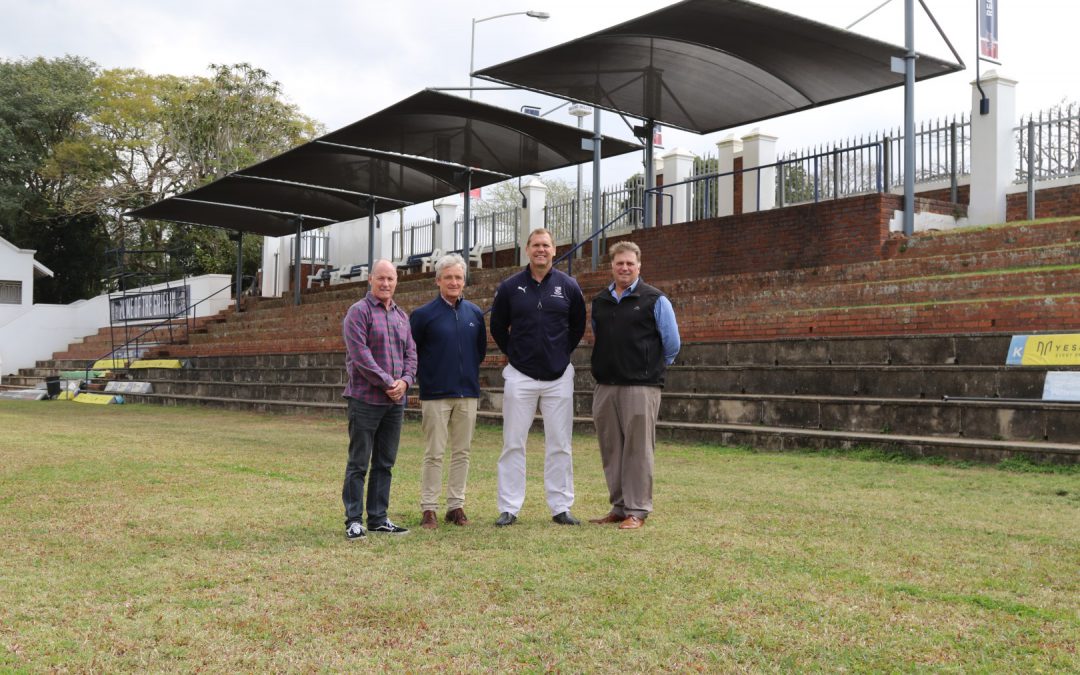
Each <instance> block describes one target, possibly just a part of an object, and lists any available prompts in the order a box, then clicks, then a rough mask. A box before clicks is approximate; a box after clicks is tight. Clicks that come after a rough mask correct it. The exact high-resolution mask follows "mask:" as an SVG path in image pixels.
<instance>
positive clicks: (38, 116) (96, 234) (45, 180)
mask: <svg viewBox="0 0 1080 675" xmlns="http://www.w3.org/2000/svg"><path fill="white" fill-rule="evenodd" d="M321 132H322V127H321V125H319V124H318V123H317V122H315V121H314V120H312V119H310V118H308V117H306V116H304V115H303V114H301V113H300V112H299V110H298V109H297V108H296V106H294V105H292V104H290V103H288V102H286V101H285V100H284V97H283V95H282V92H281V87H280V85H279V84H278V83H277V82H275V81H273V80H271V79H270V77H269V74H268V73H267V72H266V71H264V70H261V69H258V68H254V67H252V66H251V65H249V64H243V63H242V64H237V65H213V66H211V76H210V77H186V78H181V77H175V76H170V75H163V76H154V75H148V74H146V73H144V72H142V71H139V70H135V69H115V70H107V71H104V72H99V71H98V68H97V66H96V65H95V64H93V63H92V62H90V61H88V60H86V59H82V58H79V57H71V56H68V57H64V58H60V59H53V60H46V59H42V58H38V59H32V60H22V61H0V157H2V158H3V161H2V162H0V235H2V236H4V237H5V238H7V239H9V240H10V241H12V242H13V243H14V244H16V245H18V246H20V247H24V248H34V249H36V250H37V251H38V259H39V260H41V262H42V263H44V264H45V265H47V266H48V267H50V268H52V269H53V270H54V271H56V272H57V273H58V275H60V278H59V279H57V280H56V282H55V283H50V282H46V283H43V284H40V285H36V288H38V289H39V292H38V293H37V296H38V298H37V299H38V300H39V301H50V302H59V301H65V300H64V298H67V297H68V296H69V295H71V294H74V297H88V296H90V295H93V294H95V293H97V292H98V290H99V286H100V283H99V282H100V278H101V276H102V270H103V269H104V267H105V265H104V263H103V260H101V259H99V258H98V257H97V256H100V255H101V254H102V252H103V251H104V249H106V248H108V246H110V245H111V246H113V247H121V246H122V247H124V248H125V249H128V250H131V249H140V250H147V249H153V250H165V249H173V250H174V252H173V253H172V254H164V253H162V254H159V255H154V256H142V257H128V259H127V261H126V264H127V265H128V270H129V271H135V272H141V273H143V274H144V275H146V276H145V277H144V278H151V277H153V276H154V275H158V276H160V275H161V274H164V273H166V271H168V272H170V273H173V274H175V273H176V272H177V270H178V266H179V265H186V271H187V272H189V273H193V274H198V273H206V272H222V273H232V272H233V271H234V270H235V266H236V246H235V245H234V244H233V243H232V242H230V241H229V240H228V233H227V232H226V231H224V230H221V229H216V228H204V227H193V226H186V225H175V224H172V223H163V222H153V221H125V219H123V218H121V214H122V213H124V212H125V211H128V210H131V209H134V208H138V207H140V206H144V205H147V204H150V203H152V202H154V201H157V200H159V199H162V198H164V197H167V196H170V195H173V194H177V193H179V192H183V191H185V190H189V189H192V188H195V187H198V186H200V185H203V184H205V183H208V182H210V181H212V180H214V179H216V178H219V177H221V176H224V175H225V174H227V173H228V172H230V171H234V170H236V169H239V168H241V167H243V166H247V165H249V164H253V163H255V162H258V161H260V160H263V159H267V158H269V157H271V156H273V155H276V154H278V153H280V152H283V151H285V150H287V149H289V148H291V147H293V146H295V145H298V144H299V143H302V142H304V141H305V140H308V139H310V138H313V137H314V136H316V135H318V134H319V133H321ZM53 230H63V231H53ZM78 241H83V242H84V243H85V244H86V246H84V247H83V249H81V250H80V249H79V247H78V246H75V245H73V244H75V243H76V242H78ZM106 242H108V243H106ZM69 244H71V245H69ZM259 246H260V240H259V238H257V237H246V238H245V256H244V257H245V272H246V273H249V274H254V271H255V269H256V268H257V267H258V263H259V260H258V258H259ZM84 262H86V263H87V264H85V265H84V264H83V263H84ZM178 264H179V265H178ZM80 275H81V276H80ZM76 277H78V278H76Z"/></svg>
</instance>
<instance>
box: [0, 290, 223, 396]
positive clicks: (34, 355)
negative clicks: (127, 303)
mask: <svg viewBox="0 0 1080 675" xmlns="http://www.w3.org/2000/svg"><path fill="white" fill-rule="evenodd" d="M187 283H188V285H190V286H191V301H192V302H193V303H194V302H198V301H199V300H203V299H204V298H208V299H206V300H205V301H204V302H203V303H202V304H200V305H199V306H198V307H196V308H195V309H194V310H193V311H192V315H193V316H199V317H205V316H210V315H212V314H217V313H218V312H220V311H221V310H222V309H226V308H228V307H229V306H230V305H231V304H232V277H230V276H229V275H227V274H206V275H203V276H201V277H192V278H191V279H188V280H187ZM178 285H179V284H178V282H175V281H174V282H172V283H171V284H155V285H153V286H145V287H143V288H138V289H135V290H133V291H129V293H137V292H141V291H151V290H157V289H161V288H165V287H166V286H171V287H173V288H175V287H176V286H178ZM108 325H109V298H108V295H99V296H97V297H96V298H91V299H89V300H79V301H76V302H73V303H71V304H69V305H45V304H41V305H33V306H31V307H29V308H24V309H23V310H22V311H21V312H20V313H19V314H17V315H15V314H13V315H11V316H10V317H5V316H3V315H0V373H3V374H4V375H9V374H12V373H16V372H18V370H19V368H32V367H33V366H34V364H35V363H36V362H37V361H44V360H47V359H49V358H52V355H53V352H59V351H63V350H64V349H66V348H67V346H68V345H69V344H71V343H73V342H75V341H76V340H78V339H79V338H83V337H86V336H87V335H91V334H93V333H96V332H97V330H98V329H99V328H102V327H104V326H108Z"/></svg>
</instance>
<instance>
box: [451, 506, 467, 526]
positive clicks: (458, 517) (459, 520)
mask: <svg viewBox="0 0 1080 675" xmlns="http://www.w3.org/2000/svg"><path fill="white" fill-rule="evenodd" d="M446 522H448V523H453V524H454V525H457V526H458V527H464V526H465V525H468V524H469V519H468V518H466V517H465V509H450V510H449V511H447V512H446Z"/></svg>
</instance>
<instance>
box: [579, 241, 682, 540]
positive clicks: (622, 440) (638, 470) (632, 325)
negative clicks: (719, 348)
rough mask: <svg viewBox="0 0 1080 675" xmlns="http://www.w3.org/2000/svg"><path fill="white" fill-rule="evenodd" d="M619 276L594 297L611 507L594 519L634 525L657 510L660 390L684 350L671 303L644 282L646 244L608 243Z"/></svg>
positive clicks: (600, 421)
mask: <svg viewBox="0 0 1080 675" xmlns="http://www.w3.org/2000/svg"><path fill="white" fill-rule="evenodd" d="M610 253H611V271H612V274H613V276H614V277H615V281H614V282H613V283H612V284H611V285H609V286H608V287H607V288H605V289H604V290H602V291H600V292H599V293H597V294H596V297H594V298H593V301H592V326H593V334H594V335H595V336H596V340H595V342H594V343H593V350H592V374H593V377H594V378H595V379H596V391H595V392H594V393H593V408H592V414H593V423H594V424H595V425H596V434H597V437H598V440H599V442H600V457H601V459H602V460H603V463H604V478H605V479H606V480H607V485H608V496H609V498H610V501H611V511H610V512H608V514H607V515H606V516H604V517H603V518H596V519H594V520H591V521H590V522H593V523H598V524H607V523H619V529H621V530H636V529H639V528H641V526H642V525H644V524H645V519H646V518H647V517H648V516H649V513H651V512H652V476H653V450H654V447H655V445H656V419H657V416H658V415H659V413H660V390H661V389H662V388H663V386H664V373H665V372H666V370H667V366H669V365H671V363H672V362H673V361H674V360H675V356H676V355H677V354H678V353H679V347H680V340H679V326H678V324H677V323H676V321H675V311H674V310H673V309H672V307H671V302H670V301H669V300H668V299H667V297H666V296H664V294H663V293H661V292H660V291H659V290H657V289H655V288H653V287H652V286H650V285H648V284H646V283H645V282H643V281H642V280H641V249H640V248H638V246H637V244H634V243H633V242H629V241H620V242H618V243H616V244H614V245H613V246H612V247H611V251H610Z"/></svg>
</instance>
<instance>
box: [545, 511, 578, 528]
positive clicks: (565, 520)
mask: <svg viewBox="0 0 1080 675" xmlns="http://www.w3.org/2000/svg"><path fill="white" fill-rule="evenodd" d="M551 519H552V520H554V521H555V522H556V523H558V524H559V525H580V524H581V521H580V520H578V519H577V518H575V517H573V516H572V515H570V512H569V511H563V512H562V513H558V514H556V515H554V516H552V517H551Z"/></svg>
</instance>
